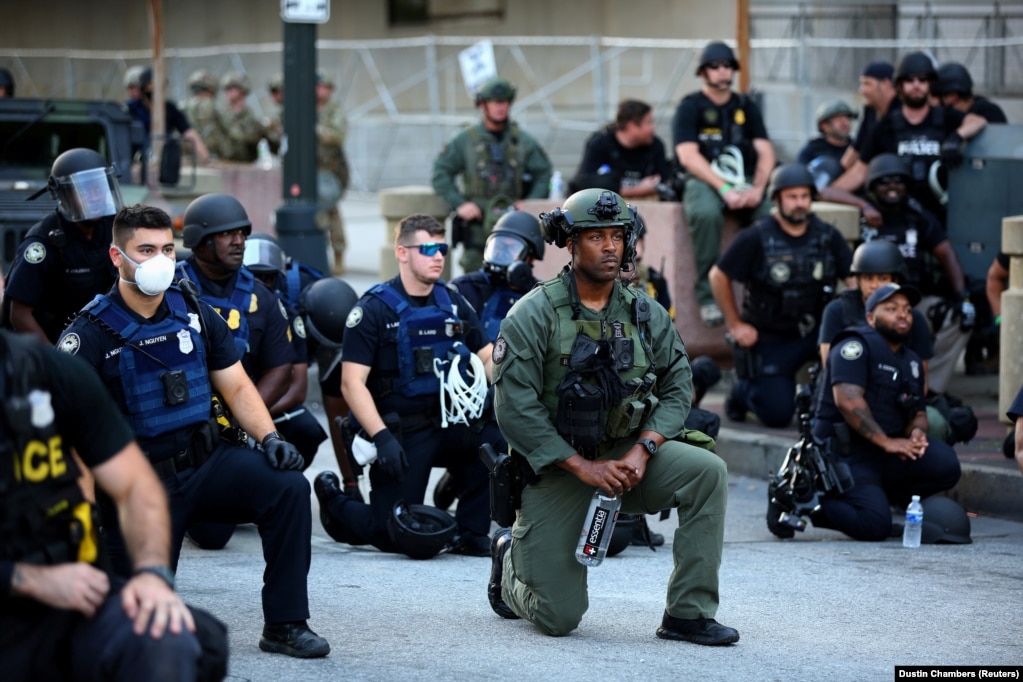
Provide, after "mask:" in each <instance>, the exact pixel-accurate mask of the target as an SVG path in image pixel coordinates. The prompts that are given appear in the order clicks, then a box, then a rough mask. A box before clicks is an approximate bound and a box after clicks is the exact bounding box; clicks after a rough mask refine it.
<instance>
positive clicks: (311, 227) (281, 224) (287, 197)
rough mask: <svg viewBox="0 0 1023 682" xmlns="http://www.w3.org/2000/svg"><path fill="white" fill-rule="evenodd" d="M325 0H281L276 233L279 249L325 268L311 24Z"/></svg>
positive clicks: (320, 19) (318, 19)
mask: <svg viewBox="0 0 1023 682" xmlns="http://www.w3.org/2000/svg"><path fill="white" fill-rule="evenodd" d="M329 18H330V2H329V0H281V19H283V21H284V68H283V72H284V140H283V141H282V143H281V147H282V152H281V156H282V159H283V178H282V183H281V185H282V195H283V197H282V198H283V199H284V204H283V205H281V206H279V207H278V208H277V236H278V237H279V239H280V242H281V248H282V249H283V250H284V252H285V253H286V254H287V255H288V256H291V257H292V258H294V259H295V260H298V261H301V262H303V263H305V264H307V265H310V266H312V267H314V268H316V269H317V270H319V271H321V272H329V271H330V268H329V267H328V263H327V235H326V233H325V232H324V231H323V230H320V229H319V228H318V227H317V226H316V210H317V193H316V85H315V83H316V24H323V23H326V22H327V20H328V19H329Z"/></svg>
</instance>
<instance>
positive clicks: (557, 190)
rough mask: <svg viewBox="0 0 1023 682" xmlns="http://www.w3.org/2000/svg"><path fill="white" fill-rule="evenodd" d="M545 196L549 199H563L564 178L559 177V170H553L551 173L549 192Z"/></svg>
mask: <svg viewBox="0 0 1023 682" xmlns="http://www.w3.org/2000/svg"><path fill="white" fill-rule="evenodd" d="M547 198H548V199H550V200H551V201H564V199H565V178H563V177H561V171H554V174H553V175H551V192H550V195H549V196H548V197H547Z"/></svg>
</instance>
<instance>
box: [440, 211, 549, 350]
mask: <svg viewBox="0 0 1023 682" xmlns="http://www.w3.org/2000/svg"><path fill="white" fill-rule="evenodd" d="M543 252H544V243H543V237H541V236H540V222H539V221H538V220H537V219H536V218H534V217H533V216H532V215H530V214H529V213H526V212H525V211H509V212H508V213H505V214H504V215H503V216H501V218H500V219H499V220H498V221H497V223H496V224H495V225H494V231H493V232H491V233H490V236H489V237H487V246H486V248H485V249H484V250H483V267H482V268H481V269H480V270H477V271H476V272H471V273H469V274H466V275H462V276H461V277H456V278H455V279H453V280H451V286H453V287H454V288H455V289H457V290H458V292H459V293H460V294H462V295H463V296H465V298H466V300H467V301H469V303H471V304H472V307H473V308H475V309H476V312H477V313H478V314H479V316H480V321H481V322H482V323H483V326H484V327H486V329H487V336H489V337H490V340H491V341H496V340H497V332H498V331H500V329H501V320H503V319H504V317H505V315H507V314H508V311H509V310H511V307H512V306H513V305H515V302H516V301H517V300H519V299H520V298H522V296H523V294H525V293H526V292H527V291H529V290H530V289H532V288H533V285H535V284H536V283H537V282H538V281H539V280H537V279H536V277H534V276H533V263H534V262H535V261H538V260H543Z"/></svg>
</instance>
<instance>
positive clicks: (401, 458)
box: [373, 429, 408, 481]
mask: <svg viewBox="0 0 1023 682" xmlns="http://www.w3.org/2000/svg"><path fill="white" fill-rule="evenodd" d="M373 445H375V446H377V461H376V464H377V466H379V467H380V471H381V472H382V473H383V474H384V476H387V477H388V478H393V479H395V480H396V481H400V480H401V477H402V476H403V475H404V474H405V469H407V468H408V460H407V459H405V450H404V449H402V447H401V443H399V442H398V439H397V438H395V437H394V434H393V433H391V432H390V431H389V430H387V429H383V430H382V431H380V432H379V433H378V434H377V435H375V436H373Z"/></svg>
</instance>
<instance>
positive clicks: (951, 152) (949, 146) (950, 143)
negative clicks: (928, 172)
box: [941, 133, 963, 170]
mask: <svg viewBox="0 0 1023 682" xmlns="http://www.w3.org/2000/svg"><path fill="white" fill-rule="evenodd" d="M941 163H942V165H944V166H945V168H948V169H949V170H951V169H953V168H959V166H961V165H963V137H962V135H960V134H959V133H952V134H951V135H949V136H948V137H946V138H945V141H944V142H943V143H942V144H941Z"/></svg>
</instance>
